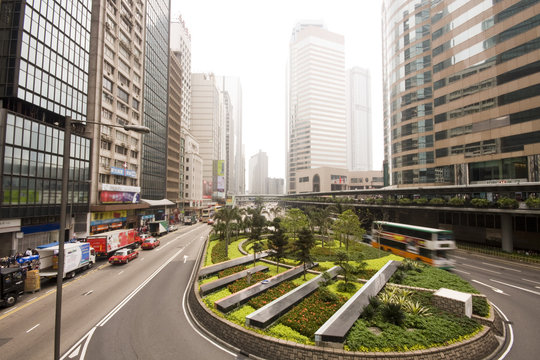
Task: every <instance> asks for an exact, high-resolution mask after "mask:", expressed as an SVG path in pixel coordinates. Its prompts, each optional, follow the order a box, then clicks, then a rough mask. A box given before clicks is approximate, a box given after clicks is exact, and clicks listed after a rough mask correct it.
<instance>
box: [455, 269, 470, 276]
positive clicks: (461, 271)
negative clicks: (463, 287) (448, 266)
mask: <svg viewBox="0 0 540 360" xmlns="http://www.w3.org/2000/svg"><path fill="white" fill-rule="evenodd" d="M452 271H457V272H460V273H464V274H467V275H470V274H471V273H469V272H466V271H463V270H458V269H452Z"/></svg>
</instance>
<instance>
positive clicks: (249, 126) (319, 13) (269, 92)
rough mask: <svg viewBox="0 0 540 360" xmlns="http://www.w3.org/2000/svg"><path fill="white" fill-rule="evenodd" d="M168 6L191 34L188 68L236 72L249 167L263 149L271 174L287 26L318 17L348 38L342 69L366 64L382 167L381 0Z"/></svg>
mask: <svg viewBox="0 0 540 360" xmlns="http://www.w3.org/2000/svg"><path fill="white" fill-rule="evenodd" d="M171 6H172V8H171V14H172V17H173V18H178V15H182V18H183V20H184V21H185V23H186V26H187V28H188V30H189V32H190V33H191V61H192V64H191V67H192V72H194V73H199V72H213V73H214V74H215V75H219V76H237V77H239V78H240V81H241V84H242V92H243V143H244V144H245V150H246V154H245V157H246V171H247V169H248V164H249V159H250V157H251V156H253V155H255V154H256V153H257V152H258V151H259V149H260V150H262V151H264V152H266V153H267V155H268V176H269V177H278V178H285V120H286V109H285V94H286V87H285V86H286V85H285V84H286V82H285V68H286V63H287V59H288V54H289V41H290V37H291V33H292V29H293V27H294V26H295V25H296V23H298V22H300V21H302V20H322V21H323V22H324V24H325V26H326V28H327V29H328V30H329V31H332V32H335V33H338V34H342V35H344V36H345V57H346V67H347V69H348V68H350V67H353V66H360V67H364V68H368V69H370V71H371V87H372V121H373V126H372V131H373V134H372V138H373V154H374V155H373V156H374V158H373V166H374V168H375V169H379V170H380V169H382V161H383V130H382V70H381V69H382V66H381V51H382V50H381V20H380V18H381V0H172V1H171ZM246 176H247V174H246ZM246 184H249V183H248V182H247V179H246Z"/></svg>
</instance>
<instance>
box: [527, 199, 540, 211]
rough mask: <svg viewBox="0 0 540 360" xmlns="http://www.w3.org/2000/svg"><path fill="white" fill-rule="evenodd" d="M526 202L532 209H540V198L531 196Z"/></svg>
mask: <svg viewBox="0 0 540 360" xmlns="http://www.w3.org/2000/svg"><path fill="white" fill-rule="evenodd" d="M525 204H527V207H528V208H530V209H540V198H536V197H532V196H531V197H529V198H528V199H527V200H526V201H525Z"/></svg>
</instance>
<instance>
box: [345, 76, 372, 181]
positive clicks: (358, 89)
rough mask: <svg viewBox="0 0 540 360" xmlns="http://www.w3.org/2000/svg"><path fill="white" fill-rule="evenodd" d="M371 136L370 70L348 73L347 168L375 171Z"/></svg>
mask: <svg viewBox="0 0 540 360" xmlns="http://www.w3.org/2000/svg"><path fill="white" fill-rule="evenodd" d="M371 139H372V134H371V75H370V73H369V70H368V69H363V68H360V67H353V68H351V69H349V70H348V71H347V168H348V169H349V170H353V171H367V170H372V169H373V160H372V159H373V149H372V147H373V145H372V141H371Z"/></svg>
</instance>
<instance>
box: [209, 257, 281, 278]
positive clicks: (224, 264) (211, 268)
mask: <svg viewBox="0 0 540 360" xmlns="http://www.w3.org/2000/svg"><path fill="white" fill-rule="evenodd" d="M269 254H270V252H269V251H263V252H261V253H259V254H257V259H261V258H263V257H266V256H268V255H269ZM250 261H253V255H246V256H243V257H240V258H236V259H232V260H228V261H224V262H220V263H218V264H214V265H210V266H206V267H203V268H202V269H200V270H199V279H200V278H203V277H206V276H208V275H212V274H215V273H217V272H220V271H222V270H225V269H227V268H230V267H233V266H237V265H243V264H247V263H249V262H250Z"/></svg>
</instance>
